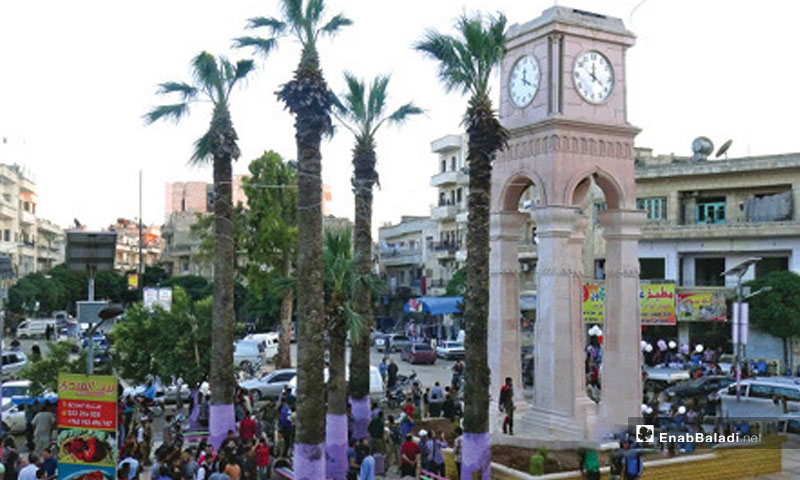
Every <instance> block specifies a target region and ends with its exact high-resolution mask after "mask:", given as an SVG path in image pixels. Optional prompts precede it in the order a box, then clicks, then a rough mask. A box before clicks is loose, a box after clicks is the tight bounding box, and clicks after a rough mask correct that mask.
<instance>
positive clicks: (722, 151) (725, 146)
mask: <svg viewBox="0 0 800 480" xmlns="http://www.w3.org/2000/svg"><path fill="white" fill-rule="evenodd" d="M732 143H733V140H728V141H727V142H725V143H723V144H722V146H721V147H719V150H717V154H716V155H714V156H715V157H716V158H719V157H721V156H722V155H725V154H727V153H728V149H729V148H731V144H732ZM725 158H728V155H725Z"/></svg>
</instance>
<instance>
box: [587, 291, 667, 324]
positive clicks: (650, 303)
mask: <svg viewBox="0 0 800 480" xmlns="http://www.w3.org/2000/svg"><path fill="white" fill-rule="evenodd" d="M605 299H606V287H605V285H602V284H587V285H584V286H583V298H582V299H581V300H582V302H583V320H584V321H585V322H586V323H603V315H604V311H605ZM639 301H640V302H641V305H640V307H639V314H640V318H641V321H642V325H674V324H675V284H673V283H643V284H641V285H640V286H639Z"/></svg>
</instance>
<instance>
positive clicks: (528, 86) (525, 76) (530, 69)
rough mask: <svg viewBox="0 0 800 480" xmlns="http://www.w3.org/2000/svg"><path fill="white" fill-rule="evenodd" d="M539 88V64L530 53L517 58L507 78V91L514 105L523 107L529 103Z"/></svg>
mask: <svg viewBox="0 0 800 480" xmlns="http://www.w3.org/2000/svg"><path fill="white" fill-rule="evenodd" d="M538 89H539V64H538V63H536V59H534V58H533V57H531V56H530V55H525V56H524V57H522V58H520V59H519V60H517V63H515V64H514V68H512V69H511V76H510V77H509V79H508V91H509V92H510V93H511V100H512V101H513V102H514V105H516V106H518V107H524V106H525V105H527V104H529V103H530V102H531V100H533V97H534V96H535V95H536V90H538Z"/></svg>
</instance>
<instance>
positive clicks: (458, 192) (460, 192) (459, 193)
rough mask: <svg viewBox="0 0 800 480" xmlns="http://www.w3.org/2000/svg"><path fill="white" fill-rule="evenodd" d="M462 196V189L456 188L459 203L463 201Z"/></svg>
mask: <svg viewBox="0 0 800 480" xmlns="http://www.w3.org/2000/svg"><path fill="white" fill-rule="evenodd" d="M461 196H462V191H461V189H460V188H459V189H458V190H456V202H457V203H461Z"/></svg>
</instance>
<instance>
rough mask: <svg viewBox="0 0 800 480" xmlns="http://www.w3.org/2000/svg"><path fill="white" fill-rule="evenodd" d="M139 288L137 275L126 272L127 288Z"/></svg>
mask: <svg viewBox="0 0 800 480" xmlns="http://www.w3.org/2000/svg"><path fill="white" fill-rule="evenodd" d="M138 289H139V275H138V274H136V273H129V274H128V290H138Z"/></svg>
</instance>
